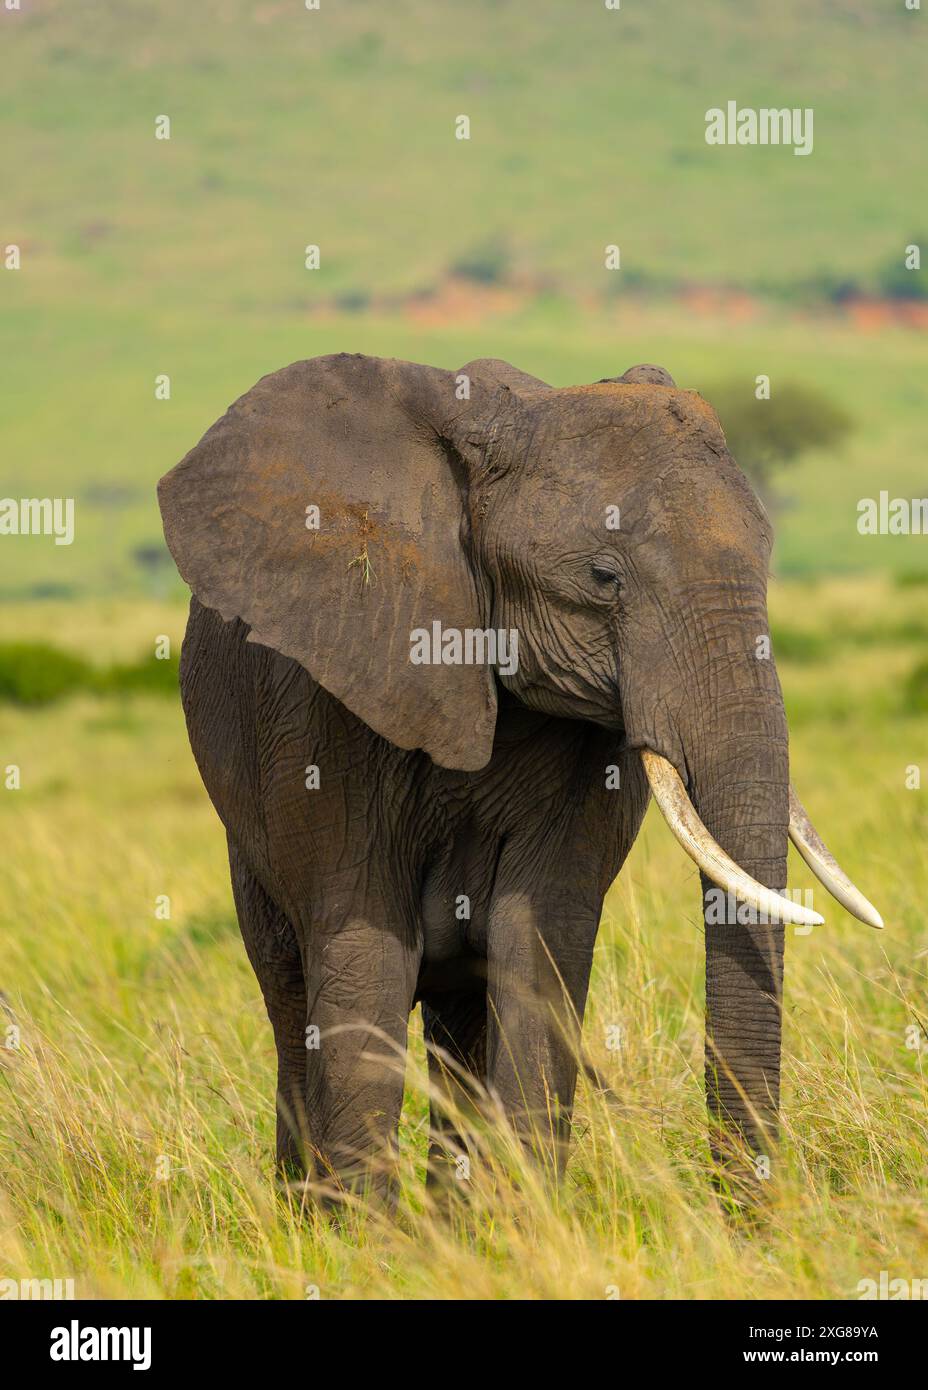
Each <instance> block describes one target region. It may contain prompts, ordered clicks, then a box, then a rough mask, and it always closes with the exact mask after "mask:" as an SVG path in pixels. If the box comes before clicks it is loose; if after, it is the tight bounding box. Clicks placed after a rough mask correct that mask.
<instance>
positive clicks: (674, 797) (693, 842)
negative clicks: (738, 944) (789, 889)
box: [641, 748, 827, 927]
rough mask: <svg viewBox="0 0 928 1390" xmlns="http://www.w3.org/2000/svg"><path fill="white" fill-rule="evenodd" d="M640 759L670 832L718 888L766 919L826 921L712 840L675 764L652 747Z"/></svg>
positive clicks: (809, 924) (804, 922)
mask: <svg viewBox="0 0 928 1390" xmlns="http://www.w3.org/2000/svg"><path fill="white" fill-rule="evenodd" d="M641 761H642V763H643V764H644V770H645V775H646V777H647V779H648V781H649V782H650V784H651V790H652V792H653V793H654V799H655V801H656V802H657V804H658V806H659V807H660V808H661V812H662V814H663V817H664V819H665V820H666V822H667V824H668V825H669V826H670V829H671V832H672V833H673V835H674V836H675V837H676V839H677V840H678V841H679V843H680V844H681V845H682V846H683V848H684V849H685V850H686V853H687V854H688V855H689V857H690V858H691V859H692V861H693V863H694V864H695V865H696V866H697V867H698V868H699V869H701V870H702V872H703V873H704V874H705V875H706V877H707V878H710V879H711V880H712V882H713V883H716V884H718V886H719V888H724V889H725V890H726V892H729V893H732V894H734V896H735V897H736V898H738V899H739V901H740V902H743V903H747V904H748V905H749V906H750V907H754V908H756V909H757V911H758V912H760V913H761V914H763V920H764V921H768V922H783V923H785V924H789V923H793V924H795V925H796V926H801V927H812V926H820V925H821V924H822V922H824V920H825V919H824V917H821V916H820V915H819V914H818V913H817V912H813V911H812V909H811V908H808V907H802V906H801V904H800V903H794V902H792V901H791V900H790V899H789V898H784V897H783V896H782V895H781V894H780V893H776V892H774V890H773V889H772V888H765V887H764V885H763V884H762V883H758V882H757V880H756V879H754V878H751V876H750V874H746V873H745V871H744V869H740V868H739V867H738V865H737V864H736V863H735V861H734V859H732V858H731V857H730V856H729V855H727V854H726V853H725V851H724V850H723V849H722V847H721V845H719V844H717V843H716V842H715V840H713V838H712V836H711V835H710V834H709V832H708V830H707V829H706V827H705V826H704V825H703V823H702V821H701V820H700V819H699V817H698V815H697V814H696V808H695V807H694V806H693V803H692V801H690V799H689V797H688V796H687V793H686V788H685V787H684V785H683V782H682V781H681V778H680V774H679V773H678V772H677V770H676V768H675V767H674V766H673V764H672V763H669V762H668V761H667V759H666V758H662V757H661V756H660V754H659V753H654V752H652V751H651V749H650V748H642V750H641ZM826 853H827V851H826Z"/></svg>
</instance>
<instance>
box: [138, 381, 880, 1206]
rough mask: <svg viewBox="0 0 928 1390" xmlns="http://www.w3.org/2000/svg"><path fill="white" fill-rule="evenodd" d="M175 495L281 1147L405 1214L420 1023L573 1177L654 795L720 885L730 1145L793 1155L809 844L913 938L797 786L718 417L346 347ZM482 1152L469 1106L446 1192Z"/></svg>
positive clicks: (195, 685)
mask: <svg viewBox="0 0 928 1390" xmlns="http://www.w3.org/2000/svg"><path fill="white" fill-rule="evenodd" d="M159 496H160V503H161V509H162V514H163V519H164V528H165V534H166V537H167V542H168V545H169V547H170V550H171V552H172V554H173V556H174V559H175V561H176V563H177V566H178V569H179V570H180V573H181V575H182V576H183V578H184V579H185V580H186V581H187V583H188V584H189V586H190V588H191V590H192V591H193V598H192V602H191V609H190V618H189V623H188V627H187V633H186V638H185V641H184V647H183V655H182V661H181V687H182V695H183V704H184V710H185V713H186V718H187V725H188V729H189V735H190V742H191V745H192V748H193V752H194V754H195V757H196V760H197V763H198V765H199V769H200V772H201V775H202V777H203V781H204V783H205V785H206V788H207V790H208V792H209V795H210V797H211V799H212V801H213V803H214V805H215V808H216V810H217V812H218V814H219V816H220V818H221V820H222V822H223V824H224V826H225V829H226V832H227V836H228V846H229V860H230V865H231V876H232V886H233V890H234V897H235V903H236V908H237V912H238V917H239V922H240V924H241V930H242V935H243V937H244V940H245V946H246V949H247V952H248V955H249V957H250V960H251V962H252V965H253V967H254V970H255V972H256V974H257V976H258V980H259V982H260V985H261V989H262V992H263V995H264V999H265V1002H266V1006H267V1011H268V1014H269V1017H270V1021H271V1024H272V1025H273V1030H274V1036H275V1041H276V1046H277V1052H278V1064H279V1068H278V1082H277V1106H278V1129H277V1149H278V1160H279V1162H280V1163H281V1164H282V1165H283V1166H285V1167H288V1168H290V1169H293V1168H296V1169H297V1171H300V1172H305V1171H306V1169H305V1168H303V1167H302V1166H301V1165H302V1164H303V1163H304V1162H305V1160H306V1157H307V1154H311V1155H313V1162H314V1165H315V1170H316V1172H317V1173H326V1174H327V1175H328V1177H329V1178H330V1179H331V1178H334V1179H335V1180H337V1183H339V1184H342V1185H345V1186H350V1185H353V1184H356V1183H358V1182H360V1181H365V1182H367V1183H369V1184H370V1185H371V1186H372V1187H373V1188H374V1189H375V1191H380V1190H381V1189H383V1194H384V1195H387V1194H389V1190H390V1183H389V1178H388V1176H387V1177H385V1176H384V1171H385V1170H384V1169H383V1168H382V1167H381V1166H380V1165H379V1163H378V1162H376V1160H379V1159H382V1158H383V1155H384V1154H387V1155H389V1153H390V1152H392V1150H393V1146H394V1144H395V1135H396V1130H397V1124H398V1117H399V1113H400V1107H401V1100H402V1091H403V1080H402V1069H401V1067H399V1066H398V1065H397V1058H398V1057H402V1055H403V1049H404V1048H405V1042H406V1030H407V1022H408V1017H409V1013H410V1011H411V1009H412V1008H413V1007H414V1005H415V1003H416V1002H417V1001H421V1004H422V1013H423V1019H424V1027H425V1034H426V1039H427V1042H428V1044H429V1048H430V1070H431V1074H432V1077H433V1079H434V1081H435V1084H436V1088H437V1093H438V1095H439V1096H440V1095H441V1094H442V1091H441V1087H442V1085H443V1084H444V1085H447V1084H448V1077H449V1075H451V1074H452V1072H455V1073H461V1072H463V1074H464V1076H465V1077H467V1076H473V1077H474V1078H475V1079H476V1080H479V1082H480V1083H482V1087H483V1088H484V1091H485V1092H487V1093H489V1094H490V1095H492V1096H494V1097H495V1098H496V1099H497V1100H498V1102H499V1104H500V1105H502V1106H503V1107H504V1109H505V1111H506V1113H507V1114H508V1115H509V1116H510V1117H511V1119H512V1122H513V1124H514V1125H515V1126H516V1129H517V1132H521V1133H524V1134H525V1135H526V1137H528V1136H530V1135H534V1136H535V1139H536V1140H537V1136H538V1134H539V1133H542V1134H543V1135H544V1138H545V1143H546V1145H547V1147H545V1145H544V1144H543V1145H542V1152H543V1153H547V1155H548V1156H549V1157H550V1158H552V1159H553V1161H554V1162H555V1163H556V1164H557V1165H561V1166H562V1165H563V1161H564V1147H565V1141H566V1138H567V1133H568V1127H569V1124H570V1115H571V1106H572V1101H573V1096H574V1089H575V1082H576V1070H577V1064H576V1057H577V1043H578V1035H579V1030H580V1025H581V1020H582V1018H583V1012H584V1003H585V999H586V993H587V987H588V980H589V974H590V966H591V959H592V953H593V945H594V941H595V937H596V933H597V928H598V924H599V920H600V913H601V908H602V904H603V898H604V895H605V893H606V891H607V889H608V888H609V885H610V884H611V883H612V881H613V879H614V878H615V877H616V875H617V873H618V872H619V870H620V868H621V866H622V864H623V861H624V860H625V857H626V855H627V854H628V852H629V849H630V847H631V845H632V843H633V841H634V839H635V836H636V834H637V833H638V829H639V827H640V825H641V821H642V817H643V816H644V813H645V809H646V806H647V803H648V799H649V794H650V792H651V791H653V793H654V795H655V798H656V800H657V801H658V803H659V805H660V808H661V810H662V811H663V813H664V815H665V817H666V818H667V820H668V823H669V824H670V826H671V829H672V830H673V831H674V834H675V835H676V836H677V838H678V839H679V840H680V842H681V844H682V845H683V846H684V848H685V849H686V851H687V852H688V853H689V855H690V856H691V857H692V858H693V860H694V861H695V862H696V864H697V865H698V866H699V868H700V870H701V871H702V875H703V878H702V888H703V895H704V901H703V910H704V915H705V919H706V930H705V942H706V993H707V1009H706V1081H707V1096H708V1104H709V1111H710V1121H711V1126H710V1128H711V1133H712V1136H713V1143H714V1149H715V1152H716V1154H717V1156H719V1158H720V1160H721V1161H723V1162H724V1161H725V1160H726V1157H727V1160H728V1161H729V1162H731V1161H732V1160H731V1154H732V1152H734V1151H735V1150H736V1149H737V1150H739V1151H740V1153H741V1155H742V1161H743V1159H744V1155H745V1153H748V1154H752V1153H757V1152H758V1151H761V1150H767V1149H768V1148H769V1146H770V1145H771V1143H772V1142H773V1138H774V1134H775V1123H776V1111H777V1107H778V1098H779V1078H780V1023H781V1018H780V1015H781V997H782V981H783V947H784V928H785V926H786V925H787V924H789V923H796V924H806V925H808V924H811V923H813V922H821V921H822V918H821V916H820V915H819V914H817V913H815V912H813V911H812V910H811V909H810V908H807V907H803V906H802V905H800V904H799V903H797V902H795V901H792V900H790V899H787V898H784V897H783V896H781V890H784V887H785V884H786V853H787V840H788V838H789V836H790V835H791V836H792V838H793V839H794V841H795V842H796V843H797V845H798V847H799V848H800V850H801V852H802V853H803V855H804V857H805V858H806V859H807V861H808V862H809V864H810V865H811V866H812V867H813V869H814V870H815V872H816V873H817V874H818V876H819V878H820V879H821V880H822V881H823V882H824V883H825V885H826V886H827V887H828V888H829V889H830V890H831V891H832V892H833V893H834V895H835V896H836V897H837V898H838V899H839V901H841V902H842V903H843V904H844V905H845V906H847V907H848V908H849V909H850V910H851V911H853V912H854V913H855V914H856V915H858V916H860V917H861V918H862V919H863V920H865V921H869V922H871V923H872V924H873V925H881V923H880V921H879V917H878V914H877V913H876V911H875V909H874V908H872V907H871V906H870V904H869V903H868V902H867V901H866V899H864V898H863V897H862V896H861V895H860V894H859V893H858V891H857V890H856V889H855V888H854V887H853V885H852V884H851V883H850V882H849V881H848V880H847V879H846V878H845V877H844V875H843V874H842V873H841V870H840V869H839V868H838V866H837V865H836V864H835V862H834V860H833V859H832V858H831V856H830V855H829V854H828V851H827V850H826V849H825V847H824V846H823V845H822V843H821V841H820V840H819V839H818V837H817V835H816V834H815V831H814V830H813V828H812V827H811V825H810V824H809V822H808V820H807V818H806V817H805V815H804V813H803V811H802V808H801V805H800V804H799V802H798V800H797V799H796V797H795V794H794V793H792V791H791V788H790V782H789V773H788V749H787V727H786V718H785V714H784V707H783V700H782V696H781V692H780V686H779V682H778V678H777V674H776V669H775V665H774V661H773V659H772V657H771V656H769V654H768V652H767V648H766V644H765V642H764V641H763V640H759V639H765V638H766V637H767V633H768V622H767V611H766V582H767V568H768V557H769V552H770V546H771V533H770V526H769V524H768V520H767V517H766V515H765V513H764V511H763V509H762V507H761V506H760V504H759V503H758V501H757V499H756V498H755V496H754V494H753V493H752V491H751V489H750V487H749V485H748V483H747V481H746V480H745V478H744V476H743V475H742V473H741V472H740V471H739V469H738V467H737V465H736V464H735V462H734V461H733V459H732V457H731V455H730V454H729V452H728V450H727V448H726V444H725V438H724V435H723V433H722V430H721V428H720V425H719V422H718V419H717V417H716V415H715V413H714V411H713V410H712V409H711V407H710V406H709V405H708V404H706V402H705V401H704V400H703V399H702V398H701V397H700V396H699V395H697V394H696V393H694V392H691V391H684V390H679V389H677V387H676V386H675V384H674V382H673V380H672V379H671V378H670V376H669V375H668V374H667V373H666V372H665V371H663V370H662V369H661V368H657V367H650V366H639V367H635V368H632V369H630V370H629V371H627V372H626V373H625V374H624V376H622V377H618V378H607V379H604V380H602V381H599V382H597V383H595V384H593V385H586V386H575V387H566V388H563V389H553V388H551V387H549V386H547V385H546V384H545V383H544V382H542V381H539V380H538V379H537V378H535V377H532V376H528V375H526V374H525V373H524V372H521V371H518V370H516V369H515V368H514V367H511V366H509V365H508V364H507V363H505V362H500V361H494V360H489V359H488V360H480V361H475V362H471V363H470V364H469V365H468V366H466V367H464V368H463V369H462V370H461V371H460V372H457V373H455V372H449V371H443V370H438V369H435V368H431V367H425V366H417V365H414V364H411V363H407V362H401V361H393V360H380V359H377V358H371V357H365V356H355V355H347V354H341V355H337V356H330V357H320V358H315V359H313V360H311V361H303V362H296V363H294V364H293V365H291V366H289V367H286V368H285V369H283V370H282V371H279V372H275V373H274V374H272V375H270V376H266V377H264V378H263V379H262V380H261V381H259V382H258V384H257V385H256V386H254V387H253V388H252V389H251V390H250V391H248V392H247V393H246V394H245V395H244V396H242V397H241V398H240V399H239V400H238V401H236V403H235V404H234V405H233V406H231V407H230V409H229V410H228V411H227V412H226V414H225V415H224V416H223V417H222V419H221V420H219V421H218V422H217V423H216V424H215V425H213V427H212V428H211V429H210V430H208V431H207V433H206V434H205V435H204V437H203V439H202V440H201V441H200V443H199V444H198V445H197V446H196V447H195V448H194V449H193V450H192V451H191V452H190V453H189V454H187V456H186V457H185V458H184V459H183V460H182V462H181V463H179V464H178V465H177V467H176V468H174V469H173V470H172V471H171V472H170V473H168V474H167V475H166V476H165V477H164V478H163V479H162V480H161V483H160V487H159ZM494 638H498V647H497V650H496V651H495V657H496V660H495V664H494V661H493V657H494V651H493V647H494V645H495V644H494V641H493V639H494ZM507 639H508V640H507ZM503 648H505V649H506V650H505V652H504V653H503V654H504V655H505V657H506V659H505V660H502V659H501V652H502V650H503ZM718 888H721V889H722V890H724V894H723V898H724V902H725V903H726V907H725V910H724V911H723V912H722V913H721V915H719V912H718V910H717V908H718V897H719V894H718ZM713 894H714V897H713ZM713 906H714V908H715V909H716V910H715V915H712V912H711V911H710V908H712V907H713ZM745 908H746V909H747V911H744V909H745ZM316 1030H318V1032H317V1031H316ZM317 1042H318V1045H316V1043H317ZM452 1063H453V1066H452ZM303 1139H305V1140H306V1141H307V1142H306V1143H305V1144H304V1143H303V1142H302V1141H303ZM456 1142H457V1139H456V1136H455V1135H454V1134H453V1133H450V1132H449V1130H448V1125H447V1120H446V1119H445V1118H444V1116H443V1109H442V1107H441V1106H440V1105H439V1106H438V1107H437V1108H436V1110H434V1111H433V1121H432V1143H431V1171H432V1172H433V1173H437V1172H438V1171H439V1170H440V1167H441V1161H442V1156H443V1155H447V1154H449V1153H451V1154H453V1153H454V1152H455V1145H456Z"/></svg>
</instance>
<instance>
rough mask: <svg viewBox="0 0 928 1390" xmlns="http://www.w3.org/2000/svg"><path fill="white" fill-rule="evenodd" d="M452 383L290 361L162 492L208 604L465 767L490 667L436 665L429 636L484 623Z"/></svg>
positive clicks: (446, 761) (406, 743)
mask: <svg viewBox="0 0 928 1390" xmlns="http://www.w3.org/2000/svg"><path fill="white" fill-rule="evenodd" d="M455 391H456V381H455V377H454V375H453V374H452V373H450V372H441V371H437V370H435V369H433V368H429V367H419V366H415V365H414V364H412V363H408V362H394V361H382V360H380V359H378V358H370V357H357V356H348V355H344V354H343V355H340V356H337V357H321V358H315V359H313V360H311V361H308V362H296V363H294V364H293V365H292V366H290V367H287V368H285V369H284V370H283V371H280V372H275V373H274V374H273V375H272V376H268V377H264V378H263V380H261V381H259V382H258V384H257V385H256V386H255V387H253V388H252V390H250V391H249V392H248V393H247V394H246V395H245V396H243V397H242V398H241V399H240V400H238V401H236V403H235V404H234V405H233V406H231V407H230V409H229V410H228V411H227V412H226V414H225V415H224V416H223V418H222V419H221V420H219V421H218V422H217V423H216V424H215V425H213V427H212V429H210V430H208V431H207V433H206V434H205V435H204V437H203V439H202V440H201V441H200V443H199V444H198V445H197V446H196V448H194V449H193V450H192V451H191V452H190V453H189V454H188V455H187V457H186V458H185V459H183V460H182V461H181V462H180V463H179V464H178V465H177V467H176V468H174V469H173V470H172V471H171V472H170V473H168V474H167V475H166V476H165V477H164V478H162V480H161V483H160V485H159V489H158V492H159V500H160V503H161V511H162V516H163V520H164V532H165V536H166V538H167V542H168V546H169V548H170V550H171V553H172V555H173V556H174V559H175V561H176V562H177V567H178V569H179V570H180V572H181V574H182V575H183V577H184V579H185V580H186V581H187V583H188V584H189V585H190V587H191V589H193V591H194V593H195V594H196V596H197V598H198V599H199V600H200V602H201V603H203V604H205V605H206V606H207V607H208V608H214V609H216V610H217V611H218V612H219V613H220V614H221V615H222V617H223V618H225V619H227V620H229V619H232V618H241V619H242V620H243V621H244V622H246V623H248V624H249V626H250V627H251V633H250V636H249V640H250V641H252V642H260V643H262V644H263V645H264V646H268V647H273V648H274V649H275V650H276V651H279V652H281V653H282V654H283V655H284V656H288V657H292V658H293V659H294V660H295V661H298V662H299V663H300V664H301V665H302V666H304V667H305V668H306V670H307V671H309V673H310V675H312V676H313V678H314V679H315V680H316V681H318V682H319V684H320V685H322V686H324V687H325V689H326V690H328V691H329V692H330V693H331V694H332V695H334V696H335V697H336V698H337V699H338V700H340V701H341V702H342V703H343V704H344V705H346V706H347V708H348V709H349V710H351V712H352V713H353V714H355V715H357V716H358V717H359V718H360V719H362V720H364V722H365V723H366V724H368V725H369V726H370V728H372V729H374V730H375V731H376V732H377V733H378V734H381V735H382V736H383V737H384V738H386V739H389V740H390V741H391V742H392V743H395V744H397V745H398V746H399V747H400V748H406V749H413V748H423V749H425V751H426V752H427V753H429V754H430V756H431V757H432V758H433V759H434V761H435V762H436V763H439V764H440V765H441V766H443V767H451V768H460V769H464V770H472V769H477V768H480V767H483V766H484V765H485V764H486V763H487V762H488V761H489V758H490V755H491V752H492V746H493V731H494V725H495V718H496V689H495V680H494V676H493V672H492V670H491V668H490V667H489V666H487V665H465V664H446V662H444V661H443V660H442V657H443V656H444V655H446V653H445V651H444V650H443V645H442V642H441V640H440V639H439V640H438V641H436V638H435V631H436V626H437V628H438V632H439V634H446V633H447V631H448V629H453V630H455V631H457V632H458V633H464V632H465V631H466V629H468V628H470V629H476V628H480V627H482V626H483V624H482V621H481V613H480V603H479V598H478V593H477V588H476V584H475V580H474V574H473V571H472V570H471V567H470V564H469V562H468V558H467V555H466V554H465V551H464V546H463V543H462V520H463V514H464V503H463V491H462V484H461V481H460V479H459V477H457V476H456V472H455V470H456V468H459V462H460V461H459V460H458V461H457V462H456V459H455V456H454V453H453V449H452V448H451V446H450V445H449V444H448V442H447V439H446V438H445V437H444V436H443V431H442V427H441V426H442V422H443V421H445V420H448V419H452V418H454V417H455V415H458V416H459V415H460V414H461V412H462V407H461V404H460V402H458V401H456V396H455ZM463 471H464V470H463V468H462V467H461V468H459V472H460V476H461V477H463ZM417 633H418V636H416V634H417ZM425 638H427V640H424V639H425ZM436 648H437V649H436ZM458 651H460V641H459V643H458ZM449 654H450V655H451V656H454V655H455V651H454V649H453V648H451V649H450V652H449ZM423 656H425V658H426V660H424V661H423Z"/></svg>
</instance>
